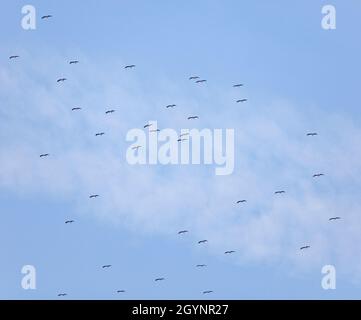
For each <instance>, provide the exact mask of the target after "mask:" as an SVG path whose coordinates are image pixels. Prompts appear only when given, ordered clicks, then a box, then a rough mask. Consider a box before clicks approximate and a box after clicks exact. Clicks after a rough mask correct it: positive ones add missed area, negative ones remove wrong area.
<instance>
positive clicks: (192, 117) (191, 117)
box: [188, 116, 199, 120]
mask: <svg viewBox="0 0 361 320" xmlns="http://www.w3.org/2000/svg"><path fill="white" fill-rule="evenodd" d="M192 119H199V117H198V116H190V117H188V120H192Z"/></svg>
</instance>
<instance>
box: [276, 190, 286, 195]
mask: <svg viewBox="0 0 361 320" xmlns="http://www.w3.org/2000/svg"><path fill="white" fill-rule="evenodd" d="M282 193H286V191H284V190H280V191H276V192H275V194H282Z"/></svg>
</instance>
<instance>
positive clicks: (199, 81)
mask: <svg viewBox="0 0 361 320" xmlns="http://www.w3.org/2000/svg"><path fill="white" fill-rule="evenodd" d="M203 82H207V80H197V81H196V83H203Z"/></svg>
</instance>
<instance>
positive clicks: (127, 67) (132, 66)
mask: <svg viewBox="0 0 361 320" xmlns="http://www.w3.org/2000/svg"><path fill="white" fill-rule="evenodd" d="M132 68H135V64H128V65H127V66H125V67H124V69H132Z"/></svg>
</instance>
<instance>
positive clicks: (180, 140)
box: [177, 138, 188, 142]
mask: <svg viewBox="0 0 361 320" xmlns="http://www.w3.org/2000/svg"><path fill="white" fill-rule="evenodd" d="M187 140H188V139H185V138H183V139H181V138H179V139H178V140H177V141H178V142H182V141H187Z"/></svg>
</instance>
